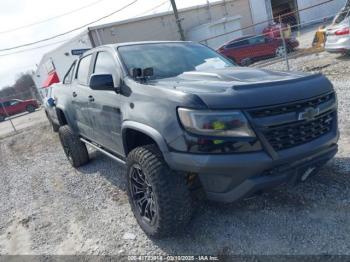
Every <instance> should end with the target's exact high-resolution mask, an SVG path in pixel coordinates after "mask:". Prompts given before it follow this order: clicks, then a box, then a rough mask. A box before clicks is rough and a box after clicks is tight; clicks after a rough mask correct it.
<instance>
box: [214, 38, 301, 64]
mask: <svg viewBox="0 0 350 262" xmlns="http://www.w3.org/2000/svg"><path fill="white" fill-rule="evenodd" d="M286 45H287V51H288V52H292V51H294V49H295V48H297V47H298V46H299V42H298V41H297V40H295V39H293V38H290V39H286ZM218 52H219V53H221V54H223V55H224V56H226V57H228V58H230V59H233V60H234V61H235V62H236V63H238V64H239V65H244V66H247V65H250V64H251V63H253V62H255V61H258V60H262V59H266V58H270V57H274V56H278V57H281V56H283V55H284V53H285V48H284V45H283V42H282V39H281V38H270V37H266V36H263V35H261V36H244V37H241V38H237V39H235V40H233V41H231V42H228V43H226V44H224V45H223V46H221V47H220V48H219V49H218Z"/></svg>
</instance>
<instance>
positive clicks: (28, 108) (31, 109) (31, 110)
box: [26, 105, 35, 113]
mask: <svg viewBox="0 0 350 262" xmlns="http://www.w3.org/2000/svg"><path fill="white" fill-rule="evenodd" d="M26 110H27V112H29V113H33V112H34V111H35V106H33V105H27V107H26Z"/></svg>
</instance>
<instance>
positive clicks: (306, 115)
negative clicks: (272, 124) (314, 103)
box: [298, 107, 320, 121]
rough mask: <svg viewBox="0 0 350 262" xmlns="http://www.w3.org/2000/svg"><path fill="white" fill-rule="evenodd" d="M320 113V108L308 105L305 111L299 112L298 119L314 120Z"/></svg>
mask: <svg viewBox="0 0 350 262" xmlns="http://www.w3.org/2000/svg"><path fill="white" fill-rule="evenodd" d="M319 113H320V109H319V108H318V107H317V108H313V107H308V108H306V109H305V111H304V112H301V113H299V115H298V120H307V121H309V120H312V119H314V118H315V117H316V116H317V115H318V114H319Z"/></svg>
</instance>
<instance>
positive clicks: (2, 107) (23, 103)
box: [0, 99, 39, 122]
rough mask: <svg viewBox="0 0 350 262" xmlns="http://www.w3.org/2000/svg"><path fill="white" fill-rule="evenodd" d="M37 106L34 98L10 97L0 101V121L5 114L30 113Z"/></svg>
mask: <svg viewBox="0 0 350 262" xmlns="http://www.w3.org/2000/svg"><path fill="white" fill-rule="evenodd" d="M38 107H39V104H38V102H37V101H36V100H34V99H29V100H20V99H11V100H5V101H0V122H2V121H4V120H5V118H6V117H7V116H12V115H16V114H19V113H23V112H26V111H27V112H29V113H32V112H34V111H35V109H37V108H38Z"/></svg>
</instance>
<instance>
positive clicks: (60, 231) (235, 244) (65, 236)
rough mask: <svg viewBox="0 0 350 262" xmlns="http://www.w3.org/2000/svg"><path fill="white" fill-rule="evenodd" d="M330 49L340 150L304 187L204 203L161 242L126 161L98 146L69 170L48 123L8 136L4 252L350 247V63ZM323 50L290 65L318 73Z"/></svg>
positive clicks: (326, 250)
mask: <svg viewBox="0 0 350 262" xmlns="http://www.w3.org/2000/svg"><path fill="white" fill-rule="evenodd" d="M329 57H332V59H331V60H332V61H336V62H334V64H332V65H329V66H327V67H324V68H323V69H321V70H323V71H324V72H325V73H326V74H327V75H329V76H330V78H331V79H332V81H333V82H334V84H335V87H336V90H337V93H338V98H339V109H340V113H339V118H340V127H341V141H340V151H339V153H338V154H337V156H336V158H335V159H334V160H332V161H331V162H330V163H329V164H328V165H327V166H326V167H325V168H324V169H323V170H322V171H321V172H320V174H319V175H318V176H315V177H312V178H310V179H309V180H307V181H306V182H305V183H302V184H299V185H297V186H296V187H290V186H283V187H280V188H277V189H275V190H273V191H270V192H268V193H264V194H262V195H259V196H256V197H255V198H251V199H247V200H242V201H239V202H237V203H234V204H229V205H224V204H214V203H207V202H203V203H202V204H201V205H200V206H199V207H198V209H197V212H196V215H195V217H194V219H193V221H192V223H191V225H190V226H189V227H188V229H187V233H186V234H185V235H183V236H180V237H177V238H169V239H166V240H157V241H154V240H150V239H148V238H147V237H146V236H145V235H144V234H143V232H142V231H141V230H140V229H139V227H138V226H137V224H136V221H135V219H134V218H133V215H132V213H131V210H130V207H129V204H128V201H127V196H126V193H125V180H124V174H125V168H124V167H123V166H121V165H119V164H118V163H115V162H113V161H112V160H110V159H108V158H107V157H105V156H103V155H101V154H100V153H98V152H95V151H91V158H92V162H91V163H89V164H88V165H86V166H84V167H82V168H79V169H78V170H75V169H73V168H71V167H70V166H69V164H68V162H67V160H66V158H65V156H64V153H63V150H62V148H61V146H60V144H59V140H58V137H57V135H56V134H54V133H53V132H52V131H51V129H50V127H49V126H48V125H47V124H40V125H37V126H35V127H31V128H28V129H27V130H26V131H25V132H22V133H20V134H17V135H15V136H11V137H7V138H3V139H2V140H0V186H1V190H0V254H47V255H51V254H108V255H120V254H129V255H135V254H137V255H140V254H143V255H145V254H154V255H160V254H164V255H165V254H172V255H174V254H178V255H180V254H181V255H183V254H192V255H193V254H199V255H203V254H212V255H219V254H245V255H251V254H269V255H274V254H348V255H350V190H349V188H350V180H349V179H348V175H349V174H350V161H349V152H350V131H349V130H350V129H349V127H350V124H349V121H348V119H349V114H350V109H349V108H350V107H349V105H350V102H349V101H350V90H349V85H348V83H349V80H350V76H349V71H348V70H349V63H350V62H349V61H348V60H346V59H343V58H340V59H336V58H334V57H333V56H328V55H325V56H324V57H321V58H322V59H328V58H329ZM321 58H320V57H319V56H316V55H312V58H311V57H308V58H302V59H300V60H295V61H291V64H293V63H294V64H293V68H294V66H295V68H296V69H299V70H300V69H304V70H305V68H303V66H304V67H305V66H309V68H308V69H307V70H308V71H316V70H315V69H312V70H310V68H312V67H313V66H314V67H317V66H319V65H320V64H321V63H320V59H321ZM312 59H314V60H315V61H314V65H312V64H311V62H310V61H311V60H312ZM275 66H276V68H278V66H281V65H275ZM332 68H333V69H332ZM328 70H329V71H328ZM344 70H346V71H347V72H346V73H345V71H344Z"/></svg>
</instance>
